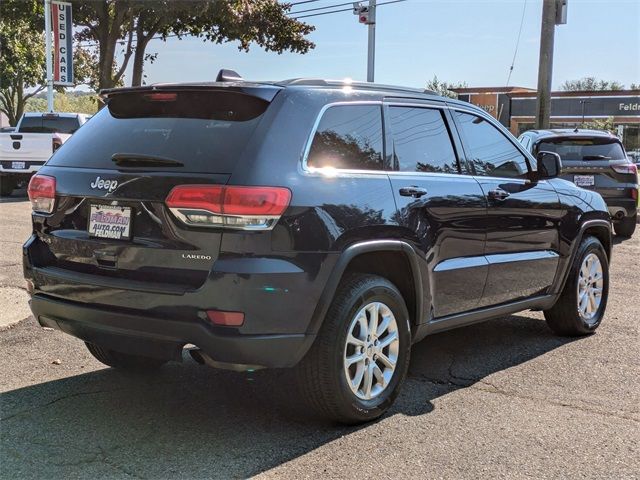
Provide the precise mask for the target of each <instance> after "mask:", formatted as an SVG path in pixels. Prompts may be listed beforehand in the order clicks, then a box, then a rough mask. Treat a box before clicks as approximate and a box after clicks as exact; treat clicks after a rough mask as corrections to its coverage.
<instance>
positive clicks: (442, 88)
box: [426, 75, 467, 98]
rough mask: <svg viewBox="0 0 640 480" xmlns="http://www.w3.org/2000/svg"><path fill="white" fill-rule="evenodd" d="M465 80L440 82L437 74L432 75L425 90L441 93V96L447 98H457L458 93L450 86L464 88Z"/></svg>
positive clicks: (465, 85)
mask: <svg viewBox="0 0 640 480" xmlns="http://www.w3.org/2000/svg"><path fill="white" fill-rule="evenodd" d="M466 87H467V83H466V82H456V83H449V82H442V81H440V80H439V79H438V76H437V75H434V76H433V78H432V79H431V80H429V81H428V82H427V87H426V89H427V90H431V91H432V92H435V93H437V94H438V95H442V96H443V97H449V98H458V94H457V93H455V92H453V91H452V90H451V89H452V88H466Z"/></svg>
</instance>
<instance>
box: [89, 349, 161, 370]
mask: <svg viewBox="0 0 640 480" xmlns="http://www.w3.org/2000/svg"><path fill="white" fill-rule="evenodd" d="M85 345H86V346H87V349H88V350H89V352H90V353H91V355H93V356H94V357H95V358H96V359H97V360H98V361H99V362H102V363H104V364H105V365H108V366H109V367H113V368H118V369H122V370H136V371H145V370H155V369H156V368H160V367H161V366H162V365H164V364H165V363H167V362H166V361H164V360H160V359H157V358H149V357H141V356H139V355H130V354H127V353H121V352H116V351H114V350H109V349H107V348H104V347H101V346H100V345H96V344H95V343H89V342H85Z"/></svg>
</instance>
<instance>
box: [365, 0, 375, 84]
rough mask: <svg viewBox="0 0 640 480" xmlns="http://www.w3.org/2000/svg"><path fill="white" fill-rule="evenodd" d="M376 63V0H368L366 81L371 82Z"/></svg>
mask: <svg viewBox="0 0 640 480" xmlns="http://www.w3.org/2000/svg"><path fill="white" fill-rule="evenodd" d="M375 63H376V0H369V46H368V55H367V82H373V77H374V72H375Z"/></svg>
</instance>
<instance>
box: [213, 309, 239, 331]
mask: <svg viewBox="0 0 640 480" xmlns="http://www.w3.org/2000/svg"><path fill="white" fill-rule="evenodd" d="M207 317H208V318H209V320H211V323H213V324H214V325H220V326H223V327H239V326H241V325H242V324H243V323H244V313H242V312H221V311H219V310H207Z"/></svg>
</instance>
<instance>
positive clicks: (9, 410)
mask: <svg viewBox="0 0 640 480" xmlns="http://www.w3.org/2000/svg"><path fill="white" fill-rule="evenodd" d="M569 341H570V339H566V338H558V337H555V336H553V335H552V333H551V332H550V331H549V330H548V329H547V327H546V325H545V324H544V322H543V321H541V320H539V319H535V318H531V317H528V316H524V315H518V316H510V317H506V318H502V319H498V320H494V321H491V322H487V323H484V324H479V325H475V326H471V327H468V328H463V329H459V330H454V331H451V332H446V333H442V334H439V335H435V336H432V337H428V338H427V339H425V340H424V341H422V342H420V343H419V344H417V345H416V346H415V347H414V349H413V352H412V355H413V357H412V362H411V368H410V375H409V378H408V380H407V383H406V384H405V388H404V389H403V392H402V393H401V395H400V397H399V398H398V400H397V402H396V404H395V405H394V407H393V409H392V410H391V412H389V413H388V414H387V415H386V416H385V417H383V419H387V421H393V416H395V415H407V416H419V415H428V414H429V412H431V411H432V410H433V409H434V406H433V403H432V401H433V400H434V399H436V398H438V397H440V396H443V395H446V394H448V393H450V392H452V391H454V390H456V389H459V388H464V387H466V386H470V385H472V384H473V383H475V382H477V381H478V380H481V379H483V378H484V377H486V376H488V375H491V374H493V373H495V372H499V371H502V370H505V369H508V368H510V367H513V366H515V365H518V364H521V363H523V362H527V361H529V360H531V359H533V358H536V357H538V356H540V355H544V354H545V353H546V352H549V351H551V350H553V349H555V348H558V347H560V346H562V345H563V344H565V343H567V342H569ZM294 392H295V389H294V385H293V382H292V379H291V373H290V372H288V371H261V372H255V373H251V374H238V373H231V372H225V371H217V370H214V369H210V368H207V367H200V366H197V365H195V364H193V363H184V364H182V365H179V364H172V365H168V366H166V367H164V368H163V369H161V371H160V372H159V373H157V374H154V375H152V376H147V377H141V376H132V375H127V374H123V373H120V372H117V371H115V370H111V369H104V370H98V371H94V372H91V373H87V374H83V375H77V376H74V377H69V378H65V379H62V380H57V381H52V382H48V383H42V384H38V385H33V386H29V387H26V388H22V389H18V390H14V391H10V392H6V393H4V394H2V395H0V406H1V407H2V410H1V411H2V414H1V415H2V428H1V430H0V437H1V443H0V457H1V458H2V459H3V460H2V463H3V467H2V470H3V475H7V476H8V477H9V478H27V477H28V478H32V477H46V478H58V477H64V476H72V477H82V478H84V477H88V476H90V475H100V476H104V477H107V476H127V475H132V476H142V477H151V478H167V477H176V476H180V477H185V478H202V477H220V478H228V477H247V476H250V475H254V474H257V473H260V472H263V471H266V470H268V469H270V468H273V467H275V466H277V465H279V464H282V463H284V462H286V461H288V460H291V459H294V458H296V457H299V456H301V455H304V454H305V453H307V452H310V451H312V450H314V449H316V448H318V447H320V446H322V445H324V444H326V443H328V442H331V441H333V440H336V439H338V438H340V437H341V436H344V435H348V434H351V433H353V432H355V431H357V430H358V429H357V428H353V427H352V428H348V427H342V426H336V425H331V424H327V423H325V422H322V421H319V420H317V419H314V418H312V417H310V416H309V414H308V412H306V411H305V409H304V408H303V407H301V406H300V404H301V402H300V399H299V397H298V396H297V395H296V394H295V393H294ZM360 428H366V427H360Z"/></svg>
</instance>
